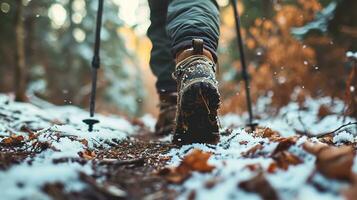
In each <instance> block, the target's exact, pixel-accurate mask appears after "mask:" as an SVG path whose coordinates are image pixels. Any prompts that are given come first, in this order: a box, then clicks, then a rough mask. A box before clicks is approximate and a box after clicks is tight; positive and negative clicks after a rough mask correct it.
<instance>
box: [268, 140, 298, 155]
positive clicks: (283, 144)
mask: <svg viewBox="0 0 357 200" xmlns="http://www.w3.org/2000/svg"><path fill="white" fill-rule="evenodd" d="M297 140H298V138H297V137H288V138H279V139H278V140H276V141H277V142H279V144H278V146H277V147H276V148H275V150H274V152H273V155H274V154H276V153H279V152H281V151H285V150H288V149H289V148H290V147H291V146H293V145H294V144H296V141H297Z"/></svg>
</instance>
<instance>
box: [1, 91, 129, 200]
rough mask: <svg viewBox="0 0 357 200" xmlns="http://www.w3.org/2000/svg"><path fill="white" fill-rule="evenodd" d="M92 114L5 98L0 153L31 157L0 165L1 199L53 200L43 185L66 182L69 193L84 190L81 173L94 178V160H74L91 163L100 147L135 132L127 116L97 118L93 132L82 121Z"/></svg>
mask: <svg viewBox="0 0 357 200" xmlns="http://www.w3.org/2000/svg"><path fill="white" fill-rule="evenodd" d="M87 116H88V113H87V112H86V111H84V110H81V109H79V108H77V107H74V106H62V107H56V106H49V107H47V108H42V109H40V108H38V107H36V106H34V105H31V104H28V103H15V102H13V101H11V100H10V99H9V98H8V97H7V96H5V95H1V96H0V138H1V139H2V140H1V146H0V149H1V151H2V152H3V151H6V152H7V153H11V152H13V153H14V154H13V155H14V156H16V155H17V154H19V153H23V154H30V155H31V156H27V155H25V156H24V157H25V158H24V160H19V161H17V162H20V161H21V163H20V164H18V165H14V166H9V167H8V166H6V164H2V165H0V169H1V171H0V188H1V190H2V192H1V199H7V200H11V199H24V198H26V199H48V198H49V197H48V196H47V195H46V194H44V193H43V192H42V187H43V186H44V185H45V184H49V183H62V184H63V185H64V186H65V190H66V191H80V190H82V189H83V188H85V187H86V185H85V184H84V183H83V182H82V181H81V180H80V179H79V174H80V173H84V174H87V175H91V174H92V173H93V170H92V167H91V162H87V163H86V164H81V163H78V162H71V160H75V159H77V158H84V159H88V160H90V158H91V157H94V156H95V154H94V150H95V149H97V148H109V147H111V145H112V144H115V143H117V142H119V141H120V140H123V139H125V138H126V137H127V136H128V135H130V134H132V133H134V131H135V127H134V126H132V125H131V124H130V123H129V122H128V121H127V120H125V119H123V118H118V117H114V116H113V117H107V116H100V115H98V116H97V118H98V119H99V120H100V122H101V123H100V124H98V125H97V126H95V129H94V131H93V132H91V133H88V131H87V126H86V125H84V124H83V122H82V119H84V118H87ZM32 154H33V156H32Z"/></svg>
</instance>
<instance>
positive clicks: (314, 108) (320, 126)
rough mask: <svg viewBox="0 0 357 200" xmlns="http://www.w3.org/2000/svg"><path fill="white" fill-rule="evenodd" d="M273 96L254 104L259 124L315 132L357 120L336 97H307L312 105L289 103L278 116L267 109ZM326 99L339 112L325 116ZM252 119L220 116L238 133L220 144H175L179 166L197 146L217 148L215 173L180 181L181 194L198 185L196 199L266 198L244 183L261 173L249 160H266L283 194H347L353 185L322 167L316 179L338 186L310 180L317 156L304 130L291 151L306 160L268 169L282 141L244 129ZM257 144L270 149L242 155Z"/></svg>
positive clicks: (347, 136)
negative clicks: (321, 112)
mask: <svg viewBox="0 0 357 200" xmlns="http://www.w3.org/2000/svg"><path fill="white" fill-rule="evenodd" d="M270 101H271V100H270V98H269V97H266V98H261V99H259V100H258V103H257V105H256V107H255V108H254V110H255V112H256V113H258V114H259V115H260V116H261V117H262V119H260V120H259V124H260V126H263V127H269V128H271V129H273V130H276V131H278V132H279V133H280V134H281V135H282V136H285V137H287V136H293V135H295V134H296V130H304V129H305V128H306V129H307V130H308V132H309V133H311V134H319V133H327V132H330V131H332V130H335V129H336V128H338V127H339V126H341V125H342V124H345V123H347V122H355V121H356V120H354V119H352V118H348V117H346V119H343V118H342V117H340V114H339V113H342V111H343V108H344V105H343V102H342V101H339V100H334V101H333V102H334V103H331V102H332V101H331V99H330V98H320V99H311V98H307V100H306V102H305V104H304V107H306V109H304V110H299V105H298V104H297V103H293V102H292V103H290V104H288V105H287V106H285V107H283V108H282V109H281V110H280V111H279V113H278V114H277V115H276V116H275V117H272V116H271V115H269V114H265V113H266V112H265V109H266V105H267V104H268V103H269V102H270ZM321 105H329V108H330V109H331V111H332V112H333V113H336V114H331V115H329V116H326V117H325V118H323V119H322V120H321V119H319V118H318V116H317V113H318V110H319V107H320V106H321ZM246 119H247V115H246V114H244V115H242V116H238V115H235V114H228V115H225V116H222V117H220V121H221V124H222V126H223V128H222V130H223V129H225V128H227V127H233V133H231V134H230V135H229V136H221V140H220V142H219V143H218V145H216V146H212V145H205V144H191V145H185V146H182V147H181V148H178V149H172V150H171V151H170V152H169V153H168V155H169V156H172V159H171V162H170V165H172V166H177V165H178V164H179V163H180V162H181V160H182V158H183V157H184V156H185V155H187V154H189V153H190V151H191V150H193V149H201V150H203V151H206V152H211V153H212V154H213V155H212V156H211V157H210V159H209V161H208V162H209V164H211V165H214V166H215V167H216V168H215V169H214V170H213V172H211V173H206V174H202V173H193V175H192V176H191V177H190V178H189V179H188V180H187V181H186V182H185V183H184V184H183V185H179V186H174V187H173V188H174V189H176V190H177V191H179V193H180V194H181V195H180V196H179V198H178V199H187V197H188V195H189V194H190V193H191V192H192V191H195V197H196V198H195V199H197V200H200V199H202V200H205V199H223V200H224V199H249V200H253V199H261V197H259V196H258V195H257V194H255V193H247V192H245V191H244V190H243V189H241V188H239V187H238V184H239V183H240V182H242V181H244V180H248V179H250V178H252V177H254V176H255V175H256V173H257V172H254V171H251V170H249V169H248V168H247V167H246V166H247V165H248V164H260V166H261V167H262V169H263V171H264V172H265V173H264V175H265V177H266V179H267V180H268V182H269V183H270V184H271V185H272V187H273V188H274V189H275V190H276V191H277V193H278V196H279V197H280V199H298V200H305V199H316V200H320V199H323V200H328V199H343V198H342V197H341V196H340V193H339V191H340V190H342V189H343V188H346V187H347V185H346V184H344V183H341V182H338V181H331V180H329V179H326V178H324V177H323V176H322V175H319V174H318V173H317V174H315V175H314V176H313V177H314V178H313V181H315V182H319V183H320V184H321V185H326V184H327V185H328V188H331V187H332V189H331V191H330V190H327V192H321V191H317V190H316V189H315V186H313V185H312V184H311V183H309V182H308V179H309V178H310V176H311V175H312V174H313V173H314V170H315V160H316V158H315V156H313V155H311V154H309V153H307V152H305V151H304V150H303V148H302V144H303V143H304V142H305V141H306V140H307V137H306V136H301V137H300V138H299V139H298V141H297V142H296V144H295V145H294V146H292V147H291V148H290V149H289V152H291V153H294V154H295V155H297V156H298V157H299V158H301V159H302V160H303V163H302V164H298V165H295V166H294V165H290V166H289V168H288V169H287V170H286V171H285V170H282V169H277V170H276V172H274V173H268V172H267V169H268V167H269V165H270V164H271V163H272V162H273V160H272V159H271V158H270V157H268V156H264V155H269V154H271V153H272V152H273V151H274V149H275V148H276V146H277V144H278V143H277V142H273V141H269V140H268V139H267V138H261V137H255V136H253V135H252V134H250V133H247V132H246V131H245V130H244V129H242V128H238V127H243V125H244V123H245V121H246ZM302 124H304V125H302ZM312 140H314V138H313V139H312ZM333 141H334V142H336V143H339V142H346V141H349V142H353V141H355V136H354V135H352V134H351V133H350V132H346V131H341V132H339V133H338V134H337V135H336V136H335V137H334V138H333ZM257 144H263V147H264V149H262V150H261V151H259V152H260V154H263V155H262V156H258V157H254V158H247V157H244V156H243V155H242V153H243V152H246V151H247V150H249V149H251V148H252V147H254V146H255V145H257ZM356 160H357V159H355V164H354V166H353V170H354V171H355V172H357V161H356ZM209 180H219V181H218V182H217V183H216V184H215V185H214V186H213V188H209V189H208V188H206V186H205V184H206V182H207V181H209Z"/></svg>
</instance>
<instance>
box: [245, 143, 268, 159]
mask: <svg viewBox="0 0 357 200" xmlns="http://www.w3.org/2000/svg"><path fill="white" fill-rule="evenodd" d="M262 149H263V145H261V144H256V145H255V146H253V147H252V148H250V149H249V150H248V151H246V152H243V153H242V156H244V157H253V156H254V155H255V154H256V153H257V152H258V151H259V150H262Z"/></svg>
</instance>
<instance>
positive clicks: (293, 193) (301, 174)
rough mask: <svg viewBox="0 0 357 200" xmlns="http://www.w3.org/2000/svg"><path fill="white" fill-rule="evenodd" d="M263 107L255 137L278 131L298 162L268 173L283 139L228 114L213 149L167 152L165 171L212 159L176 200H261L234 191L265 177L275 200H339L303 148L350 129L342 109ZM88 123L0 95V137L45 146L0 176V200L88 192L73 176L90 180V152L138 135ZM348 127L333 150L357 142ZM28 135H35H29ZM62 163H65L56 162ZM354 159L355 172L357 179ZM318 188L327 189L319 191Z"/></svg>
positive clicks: (69, 109)
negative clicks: (199, 154) (61, 189)
mask: <svg viewBox="0 0 357 200" xmlns="http://www.w3.org/2000/svg"><path fill="white" fill-rule="evenodd" d="M269 101H270V98H269V97H266V98H261V99H260V100H259V101H258V103H257V106H256V107H255V109H254V110H255V112H256V113H257V114H258V115H259V116H260V117H261V119H260V120H259V125H260V126H261V127H262V128H260V129H259V130H260V131H264V130H265V129H264V127H266V128H270V129H272V130H274V131H277V132H278V133H279V134H280V136H279V138H285V137H293V138H295V139H296V141H294V144H293V145H292V146H291V147H290V148H288V150H287V151H288V152H290V153H291V154H293V155H295V156H297V157H298V158H299V159H300V161H301V162H299V163H297V164H289V165H288V168H287V169H281V168H274V169H272V168H271V167H272V163H273V162H274V160H273V158H272V154H273V152H274V151H275V150H276V148H277V146H278V145H279V142H280V141H281V140H278V139H276V138H275V140H274V139H272V138H269V137H262V136H259V134H258V132H256V133H254V134H252V133H248V132H247V131H246V130H245V129H244V128H242V127H244V123H245V120H246V118H247V116H246V115H242V116H238V115H235V114H228V115H225V116H222V117H220V121H221V124H222V132H225V129H226V128H227V127H230V128H232V132H231V133H230V134H226V135H224V136H221V140H220V142H219V143H218V144H217V145H205V144H191V145H185V146H182V147H181V148H178V149H172V150H171V151H170V152H169V153H168V155H169V156H171V157H172V158H171V161H170V162H169V166H177V165H179V164H180V163H181V162H182V159H183V158H184V157H185V156H186V155H188V154H189V153H190V152H191V151H192V150H193V149H201V150H203V151H205V152H211V153H212V155H211V157H210V159H209V164H211V165H213V166H214V167H215V168H214V170H213V171H212V172H209V173H199V172H193V173H192V176H191V177H190V178H189V179H188V180H186V181H185V182H184V183H182V184H179V185H174V184H173V185H172V186H171V187H172V188H173V189H175V190H176V191H178V193H179V194H180V196H179V197H178V199H187V198H188V197H189V196H190V197H192V194H193V193H194V197H195V199H202V200H207V199H247V200H248V199H249V200H254V199H261V196H259V195H258V194H257V193H255V192H247V191H246V190H244V189H242V188H241V187H240V186H239V185H240V184H241V183H243V182H246V181H249V180H250V179H252V177H255V176H256V175H257V174H258V173H263V174H264V177H265V179H266V181H267V182H268V183H269V184H270V185H271V187H272V188H273V189H274V191H276V194H277V196H278V197H279V198H280V199H289V200H290V199H301V200H310V199H311V200H318V199H343V196H342V194H341V192H340V191H342V190H344V189H347V188H348V187H349V184H347V183H346V182H344V181H338V180H334V179H328V178H326V177H324V176H323V175H321V174H320V173H316V167H315V161H316V157H315V156H314V155H312V154H310V153H308V152H306V151H305V150H304V148H303V144H304V143H305V142H306V141H317V140H318V139H317V138H314V137H311V135H319V134H322V133H327V132H331V131H333V130H335V129H336V128H338V127H340V126H341V125H343V124H346V123H348V122H355V120H354V119H352V118H349V117H342V116H341V113H342V112H343V109H344V104H343V102H341V101H338V100H335V101H333V103H331V99H330V98H321V99H307V100H306V102H305V105H304V106H303V107H304V109H299V108H300V107H299V105H298V104H297V103H290V104H288V105H287V106H285V107H284V108H282V109H281V110H280V111H279V113H278V114H277V115H276V116H274V117H271V116H270V115H269V114H267V113H266V112H265V109H266V107H267V105H268V104H269ZM43 105H45V104H43ZM321 105H325V106H327V107H328V108H329V113H328V115H326V116H323V117H321V116H319V114H318V113H319V109H320V107H321ZM87 116H88V113H87V112H86V111H84V110H81V109H79V108H77V107H74V106H52V105H47V104H46V106H41V108H40V107H37V106H34V105H32V104H28V103H15V102H13V101H11V100H10V99H9V97H8V96H6V95H0V138H9V137H10V138H11V136H14V134H15V133H16V135H17V136H18V135H22V136H23V139H22V140H23V141H25V142H26V144H27V145H25V146H29V147H36V145H38V144H47V146H48V148H45V149H43V150H42V151H41V152H40V153H38V154H35V156H34V157H28V158H26V159H25V161H24V162H21V163H20V164H16V165H12V166H11V167H10V168H9V169H6V170H2V171H0V188H1V189H2V192H1V195H0V199H6V200H16V199H23V198H26V199H49V196H47V195H46V194H45V193H44V192H43V191H42V187H43V186H44V185H45V184H47V183H55V182H56V183H58V182H60V183H63V185H64V186H65V190H66V191H80V190H82V189H83V188H85V187H86V185H85V184H84V183H83V182H82V181H81V180H80V178H79V172H82V173H85V174H88V175H91V174H93V173H94V172H93V169H92V162H91V160H90V157H91V152H94V151H95V149H97V148H110V144H111V143H116V142H118V141H120V140H123V139H126V138H127V137H128V136H130V135H133V134H135V132H136V131H137V127H135V126H133V125H131V124H130V122H129V121H127V120H125V119H123V118H121V117H118V116H102V115H98V116H96V118H97V119H99V120H100V122H101V123H100V124H97V125H96V126H95V129H94V131H93V132H88V131H87V126H86V125H84V124H83V122H82V119H84V118H87ZM142 121H143V122H144V123H145V124H146V125H147V127H148V128H150V129H153V127H154V124H155V119H153V118H152V117H151V116H149V115H146V116H144V117H142ZM346 128H347V129H341V130H340V131H339V132H338V133H336V134H335V136H334V137H333V138H332V140H331V141H332V143H333V144H334V145H336V146H339V145H342V144H343V143H344V142H349V143H355V142H356V141H357V132H356V126H349V127H346ZM28 129H30V130H37V131H35V132H33V133H32V132H31V131H28ZM297 131H300V132H308V134H309V135H310V137H308V136H303V135H299V136H297V135H295V134H296V132H297ZM168 139H169V137H167V138H163V139H162V141H165V140H168ZM2 142H4V141H2ZM257 145H261V148H259V149H257V150H256V151H254V152H252V153H251V155H248V154H247V152H249V151H250V150H251V149H252V148H254V147H256V146H257ZM14 151H16V149H14ZM83 154H85V155H83ZM83 156H84V157H85V156H87V157H89V159H88V160H89V161H88V162H86V164H83V165H82V164H79V163H78V162H71V161H70V159H71V158H79V157H83ZM163 156H167V155H163ZM60 159H69V161H68V162H60V163H55V162H54V161H55V160H60ZM356 160H357V159H355V164H354V165H353V171H354V172H355V173H357V162H356ZM208 183H209V184H208ZM316 184H318V185H322V186H323V187H326V188H328V189H327V190H324V191H319V190H318V189H317V187H316ZM208 185H209V186H208ZM257 187H263V186H261V185H258V186H257Z"/></svg>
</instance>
